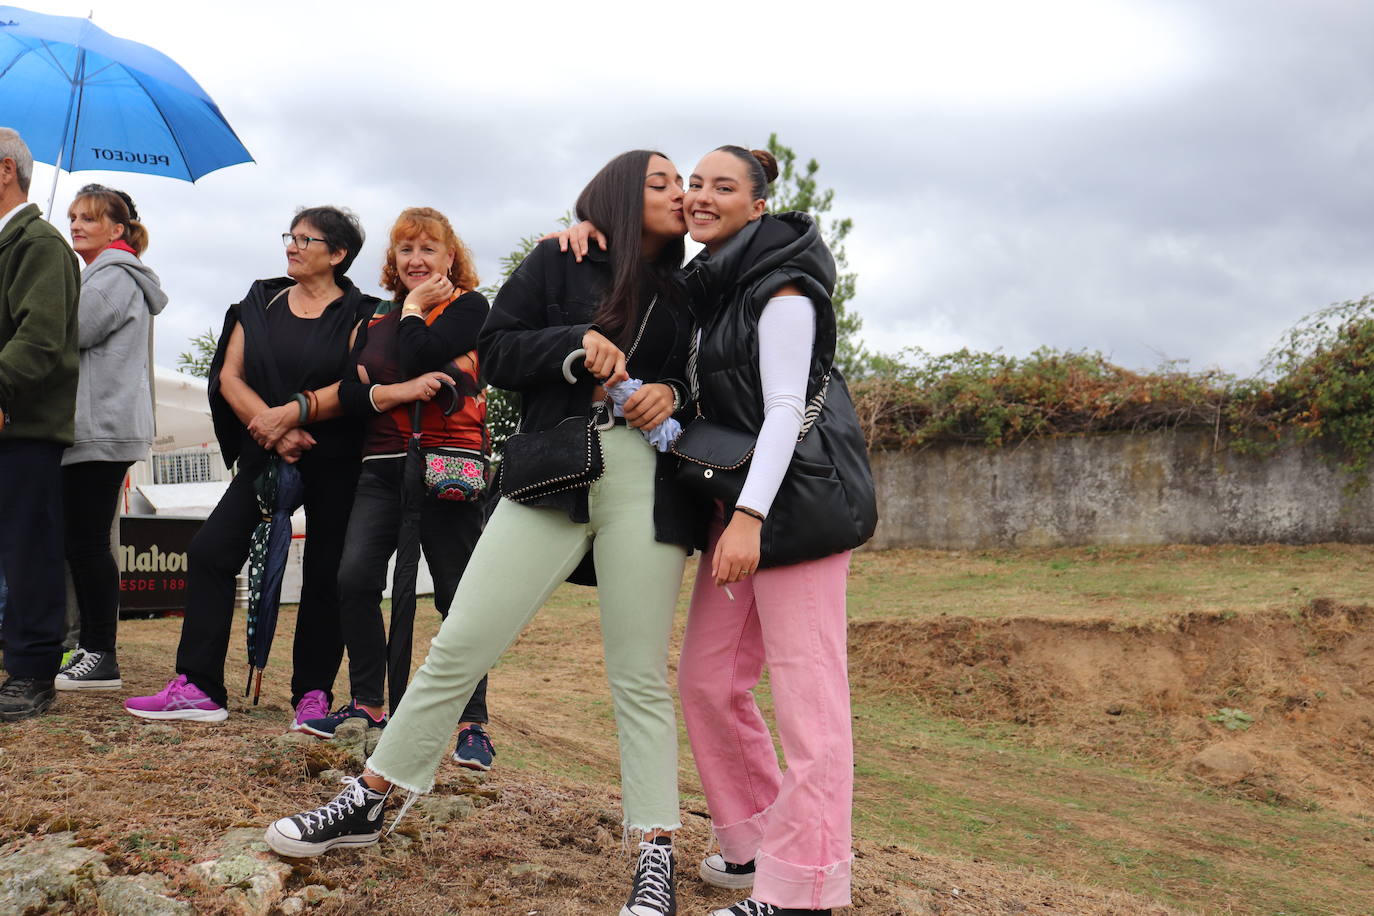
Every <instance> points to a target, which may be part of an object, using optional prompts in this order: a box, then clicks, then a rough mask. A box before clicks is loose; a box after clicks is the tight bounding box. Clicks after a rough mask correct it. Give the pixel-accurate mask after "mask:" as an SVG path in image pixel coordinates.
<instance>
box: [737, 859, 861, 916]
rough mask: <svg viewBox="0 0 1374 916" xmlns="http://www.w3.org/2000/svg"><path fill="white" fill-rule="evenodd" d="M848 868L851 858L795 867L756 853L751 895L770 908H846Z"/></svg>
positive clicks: (851, 864)
mask: <svg viewBox="0 0 1374 916" xmlns="http://www.w3.org/2000/svg"><path fill="white" fill-rule="evenodd" d="M723 849H724V845H723V844H722V850H723ZM726 860H727V861H730V857H729V856H726ZM852 866H853V857H852V856H851V857H849V858H846V859H843V860H841V861H839V862H833V863H831V864H830V865H796V864H793V863H792V862H784V861H783V860H782V859H779V858H778V857H777V856H770V855H769V854H768V853H766V852H759V853H758V854H757V855H756V856H755V857H754V890H753V894H752V896H753V897H754V899H755V900H760V901H762V902H764V903H771V904H772V905H773V906H777V907H788V908H794V909H801V910H825V909H831V908H834V907H841V906H849V902H850V901H849V881H850V872H851V869H852Z"/></svg>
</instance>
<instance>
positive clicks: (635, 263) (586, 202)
mask: <svg viewBox="0 0 1374 916" xmlns="http://www.w3.org/2000/svg"><path fill="white" fill-rule="evenodd" d="M652 156H662V157H663V158H664V159H667V158H668V157H667V156H666V155H664V154H663V153H660V152H658V151H657V150H648V149H636V150H630V151H629V152H628V153H621V154H620V155H619V156H616V157H615V158H614V159H612V160H611V161H610V162H608V163H606V164H605V165H604V166H602V168H601V171H599V172H597V173H596V176H595V177H593V178H592V180H591V181H589V182H587V186H586V187H585V188H583V189H582V193H581V194H579V195H578V196H577V205H576V208H575V212H576V213H577V218H578V219H582V220H588V221H589V222H591V223H592V224H593V225H595V226H596V228H598V229H600V230H601V231H602V233H603V234H604V235H605V236H606V244H607V246H608V251H607V253H608V255H609V256H610V261H611V288H610V289H609V290H608V291H607V293H606V296H605V298H603V299H602V300H601V304H600V305H599V306H598V307H597V310H596V318H595V319H594V321H595V322H596V323H597V324H598V325H600V326H601V327H602V328H603V329H604V330H605V331H606V336H607V337H609V338H610V339H612V340H614V341H616V342H617V343H619V344H621V345H622V346H623V345H624V344H626V343H627V342H628V338H629V337H630V336H631V335H632V334H633V333H634V323H635V320H636V319H637V318H638V317H639V310H640V308H641V307H642V306H643V302H642V299H643V297H644V296H645V294H646V293H649V292H650V291H652V292H654V293H658V294H660V295H663V294H667V293H670V292H671V289H672V286H671V282H670V281H671V277H672V273H673V271H674V270H676V269H677V268H678V267H680V266H682V256H683V252H684V250H685V249H684V247H683V242H682V239H677V240H676V241H670V242H668V243H667V244H666V245H664V246H663V249H662V250H661V251H660V252H659V253H658V256H657V257H655V258H654V259H653V260H652V261H645V260H644V257H643V245H642V243H641V242H640V236H641V234H642V233H643V231H644V170H645V169H646V168H647V167H648V165H649V159H650V157H652Z"/></svg>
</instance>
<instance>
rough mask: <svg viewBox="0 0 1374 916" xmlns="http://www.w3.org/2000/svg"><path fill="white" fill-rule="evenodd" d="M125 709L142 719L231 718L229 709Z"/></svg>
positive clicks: (211, 720) (219, 720) (217, 720)
mask: <svg viewBox="0 0 1374 916" xmlns="http://www.w3.org/2000/svg"><path fill="white" fill-rule="evenodd" d="M124 711H125V712H127V713H128V714H129V715H131V716H138V717H139V718H140V719H159V720H164V721H165V720H171V719H184V720H186V721H188V722H223V721H224V720H225V719H227V718H229V710H227V709H130V708H129V707H127V706H125V707H124Z"/></svg>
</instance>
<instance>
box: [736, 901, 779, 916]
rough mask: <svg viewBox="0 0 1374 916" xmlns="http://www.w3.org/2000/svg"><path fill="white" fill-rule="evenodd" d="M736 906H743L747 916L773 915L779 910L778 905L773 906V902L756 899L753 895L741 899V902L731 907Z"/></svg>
mask: <svg viewBox="0 0 1374 916" xmlns="http://www.w3.org/2000/svg"><path fill="white" fill-rule="evenodd" d="M736 908H742V909H743V911H744V914H745V916H773V914H774V913H776V912H777V907H775V906H773V904H771V903H764V902H763V901H761V900H755V899H754V898H753V897H750V898H748V899H747V900H741V901H740V902H739V903H737V904H735V906H733V907H731V909H736Z"/></svg>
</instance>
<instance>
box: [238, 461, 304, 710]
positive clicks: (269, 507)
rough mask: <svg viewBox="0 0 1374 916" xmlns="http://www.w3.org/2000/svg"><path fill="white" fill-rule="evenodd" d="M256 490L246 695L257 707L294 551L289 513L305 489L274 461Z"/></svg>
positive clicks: (297, 476)
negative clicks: (288, 559)
mask: <svg viewBox="0 0 1374 916" xmlns="http://www.w3.org/2000/svg"><path fill="white" fill-rule="evenodd" d="M253 490H254V491H255V492H256V493H257V496H258V509H259V511H261V512H262V521H261V522H259V523H258V527H257V528H255V529H253V540H252V545H251V546H250V547H249V550H248V684H247V685H246V686H245V687H244V688H243V695H244V696H248V693H249V691H250V690H252V691H253V703H254V704H255V705H256V704H257V702H258V696H259V694H260V693H261V691H262V669H263V668H266V667H267V654H268V653H269V652H271V651H272V638H273V637H274V636H276V634H277V612H278V611H279V610H280V609H281V579H282V574H283V573H284V572H285V571H286V555H287V553H288V552H289V551H290V550H291V513H293V512H295V511H296V509H298V508H299V507H300V505H301V503H302V502H304V501H305V484H304V483H303V482H302V481H301V472H300V471H298V470H297V469H296V466H295V465H294V464H288V463H287V462H285V461H282V460H281V458H279V457H278V456H276V455H273V456H272V457H271V458H269V459H268V461H267V466H266V467H265V468H263V470H262V473H260V474H259V475H258V476H257V479H256V480H254V481H253ZM254 674H256V675H257V678H256V682H257V689H256V690H253V684H254V680H255V679H254V677H253V675H254Z"/></svg>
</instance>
